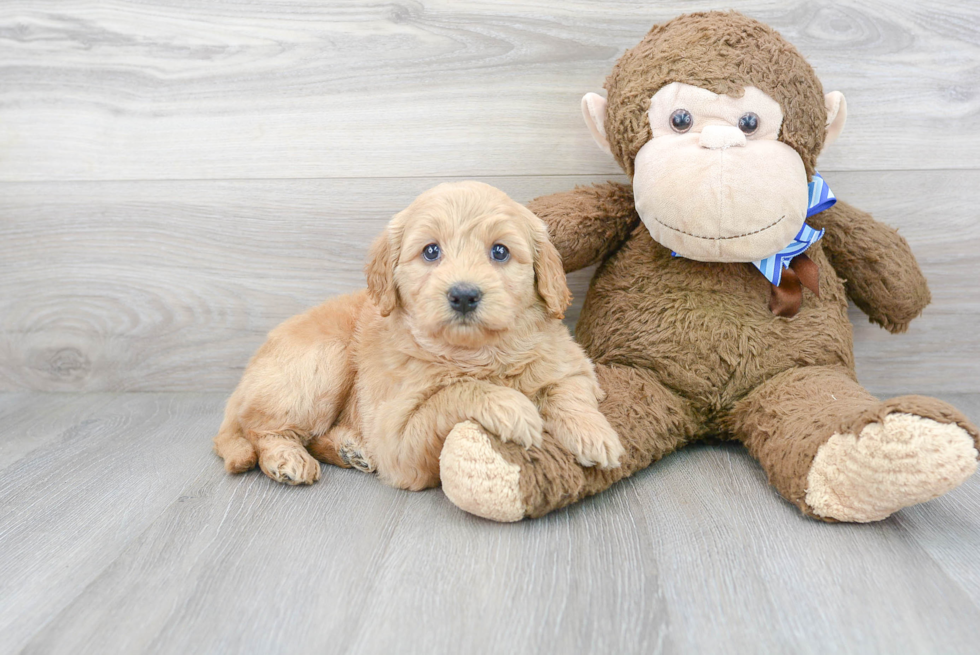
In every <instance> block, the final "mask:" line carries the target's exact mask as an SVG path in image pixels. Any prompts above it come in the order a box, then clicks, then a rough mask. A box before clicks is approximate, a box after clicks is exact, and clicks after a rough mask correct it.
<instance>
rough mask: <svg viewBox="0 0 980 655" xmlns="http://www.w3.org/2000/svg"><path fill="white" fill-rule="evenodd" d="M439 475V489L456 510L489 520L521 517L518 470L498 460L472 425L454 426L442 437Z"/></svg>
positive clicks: (515, 519)
mask: <svg viewBox="0 0 980 655" xmlns="http://www.w3.org/2000/svg"><path fill="white" fill-rule="evenodd" d="M439 475H440V478H441V480H442V490H443V491H444V492H445V494H446V496H447V497H448V498H449V500H451V501H452V502H453V504H454V505H456V506H457V507H459V508H460V509H462V510H464V511H466V512H469V513H470V514H476V515H477V516H482V517H483V518H486V519H491V520H493V521H501V522H513V521H520V520H521V519H522V518H524V514H525V506H524V501H523V500H522V495H521V488H520V478H521V468H520V467H519V466H518V465H517V464H512V463H511V462H508V461H506V460H505V459H504V458H503V457H501V456H500V453H498V452H497V451H496V450H494V448H493V446H492V445H491V443H490V437H489V435H487V433H486V432H484V430H483V428H482V427H480V426H479V425H477V424H476V423H473V422H472V421H464V422H463V423H458V424H457V425H456V426H455V427H454V428H453V429H452V431H451V432H450V433H449V435H448V436H447V437H446V442H445V444H443V447H442V454H441V455H440V456H439Z"/></svg>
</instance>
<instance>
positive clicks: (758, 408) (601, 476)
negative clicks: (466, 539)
mask: <svg viewBox="0 0 980 655" xmlns="http://www.w3.org/2000/svg"><path fill="white" fill-rule="evenodd" d="M605 88H606V91H607V99H604V98H602V97H601V96H598V95H596V94H589V95H586V96H585V98H583V102H582V105H583V113H584V116H585V119H586V123H587V124H588V126H589V129H590V130H591V132H592V135H593V137H594V138H595V140H596V141H597V143H598V144H599V145H600V147H602V148H603V149H604V150H606V151H607V152H608V153H610V154H611V155H612V156H613V157H615V159H616V161H617V162H619V164H620V165H621V166H622V168H623V170H624V171H625V172H626V174H627V176H628V177H629V179H630V184H616V183H607V184H598V185H595V186H592V187H580V188H576V189H574V190H571V191H567V192H564V193H557V194H554V195H551V196H546V197H543V198H538V199H536V200H534V201H532V202H531V203H530V204H529V207H530V209H531V210H532V211H534V212H535V213H536V214H537V215H538V216H540V217H541V218H542V219H544V221H545V222H546V224H547V225H548V227H549V231H550V234H551V238H552V240H553V242H554V244H555V246H556V247H557V248H558V251H559V252H560V253H561V255H562V258H563V261H564V267H565V270H566V272H570V271H575V270H578V269H581V268H584V267H586V266H590V265H593V264H598V265H599V267H598V270H597V271H596V273H595V276H594V277H593V279H592V282H591V285H590V287H589V291H588V294H587V296H586V299H585V306H584V308H583V310H582V314H581V318H580V319H579V321H578V326H577V329H576V338H577V339H578V341H579V342H580V343H581V344H582V345H583V346H584V347H585V350H586V352H587V353H588V354H589V356H590V357H591V358H592V359H593V361H594V363H595V366H596V371H597V373H598V377H599V381H600V384H601V385H602V388H603V389H604V391H605V392H606V394H607V396H606V399H605V400H604V402H603V403H602V405H601V409H602V411H603V413H604V414H605V415H606V417H607V418H608V419H609V422H610V423H611V424H612V426H613V427H614V428H615V429H616V430H617V431H618V433H619V435H620V438H621V439H622V441H623V444H624V446H625V447H626V455H625V456H624V457H623V458H622V460H621V461H622V465H621V466H620V467H619V468H616V469H611V470H601V469H598V468H590V467H583V466H581V465H580V464H579V463H577V462H576V461H575V459H574V457H572V456H571V455H570V454H569V453H568V452H566V451H564V450H563V449H562V448H561V447H560V446H559V445H558V444H557V443H556V442H555V441H554V440H553V439H550V438H548V436H547V435H546V438H545V442H544V445H543V446H542V447H541V448H531V449H528V450H525V449H523V448H521V447H520V446H517V445H514V444H510V443H501V442H500V441H499V440H497V439H496V438H494V437H493V436H492V435H489V434H487V433H485V432H483V430H482V429H480V428H479V427H478V426H476V425H474V424H472V423H466V424H461V425H459V426H457V428H456V429H454V430H453V432H452V433H451V434H450V436H449V438H448V439H447V441H446V444H445V446H444V448H443V451H442V458H441V460H442V484H443V488H444V489H445V491H446V494H447V495H448V496H449V498H450V499H451V500H452V501H453V502H455V503H456V504H457V505H458V506H460V507H461V508H463V509H465V510H467V511H470V512H473V513H476V514H479V515H482V516H485V517H488V518H491V519H495V520H499V521H514V520H519V519H521V518H524V517H525V516H529V517H536V516H541V515H543V514H546V513H547V512H550V511H552V510H554V509H557V508H559V507H562V506H565V505H568V504H569V503H573V502H575V501H577V500H579V499H581V498H583V497H585V496H588V495H591V494H595V493H597V492H599V491H602V490H604V489H606V488H607V487H609V486H610V485H612V484H613V483H615V482H616V481H617V480H619V479H621V478H623V477H626V476H628V475H631V474H632V473H634V472H636V471H639V470H641V469H643V468H646V467H647V466H649V465H650V464H651V463H652V462H655V461H657V460H659V459H660V458H661V457H664V456H665V455H668V454H669V453H671V452H673V451H674V450H676V449H677V448H680V447H682V446H684V445H685V444H688V443H691V442H693V441H696V440H698V439H702V438H705V437H714V438H721V439H732V440H737V441H740V442H742V443H743V444H744V445H745V447H746V448H748V451H749V453H750V454H751V455H752V456H753V457H754V458H756V459H757V460H758V461H759V463H760V464H761V465H762V467H763V469H764V470H765V471H766V473H767V475H768V477H769V481H770V483H771V484H772V485H773V486H775V488H776V489H777V490H778V491H779V493H780V494H782V495H783V497H784V498H786V500H788V501H789V502H791V503H793V504H794V505H796V506H797V507H798V508H799V509H800V510H801V511H802V512H803V513H805V514H806V515H808V516H811V517H814V518H817V519H822V520H825V521H855V522H867V521H877V520H881V519H884V518H885V517H887V516H889V515H890V514H892V513H893V512H895V511H897V510H899V509H901V508H903V507H907V506H909V505H913V504H916V503H921V502H924V501H926V500H929V499H931V498H935V497H936V496H939V495H941V494H943V493H946V492H947V491H950V490H951V489H953V488H955V487H956V486H957V485H959V484H960V483H962V482H963V481H964V480H965V479H966V478H967V477H968V476H970V475H971V474H972V473H973V472H974V471H975V469H976V467H977V440H978V432H977V429H976V428H975V427H974V426H973V425H971V424H970V422H969V421H968V420H967V419H966V418H965V417H964V416H963V415H962V414H961V413H960V412H959V411H957V410H956V409H955V408H953V407H951V406H950V405H948V404H946V403H944V402H942V401H940V400H936V399H934V398H926V397H923V396H903V397H899V398H893V399H891V400H887V401H884V402H883V401H880V400H878V399H876V398H875V397H873V396H872V395H871V394H870V393H868V392H867V391H866V390H865V389H864V388H863V387H861V385H859V384H858V382H857V380H856V376H855V372H854V355H853V348H852V334H851V325H850V323H849V322H848V317H847V301H848V298H850V299H851V300H853V301H854V303H855V304H856V305H857V306H858V307H859V308H860V309H861V310H863V311H864V312H865V313H866V314H867V315H868V316H869V318H870V320H871V321H873V322H875V323H877V324H879V325H880V326H882V327H883V328H885V329H886V330H889V331H890V332H903V331H905V329H906V328H907V327H908V324H909V321H911V320H912V319H913V318H915V317H916V316H918V315H919V314H920V313H921V311H922V309H923V308H924V307H925V306H926V305H927V304H928V303H929V300H930V296H929V290H928V287H927V286H926V280H925V278H924V277H923V275H922V273H921V271H920V269H919V266H918V264H917V263H916V261H915V258H914V256H913V255H912V252H911V250H910V249H909V246H908V244H907V243H906V242H905V240H904V239H903V238H902V237H901V236H899V235H898V233H897V232H896V231H895V230H894V229H892V228H890V227H888V226H886V225H884V224H882V223H879V222H877V221H875V220H874V219H873V218H872V217H871V216H870V215H868V214H867V213H865V212H863V211H861V210H859V209H857V208H855V207H851V206H850V205H847V204H846V203H844V202H835V198H834V196H833V193H832V192H831V191H830V189H829V187H828V185H827V183H826V182H825V181H824V180H823V179H822V178H820V176H819V175H818V173H817V172H816V170H815V168H814V167H815V164H816V159H817V156H818V155H819V154H820V152H821V151H822V150H823V149H824V148H825V147H827V146H828V145H830V143H831V142H832V141H833V140H834V139H835V138H836V137H837V136H838V135H839V134H840V131H841V128H842V127H843V124H844V118H845V114H846V105H845V102H844V98H843V96H842V95H841V94H840V93H837V92H832V93H828V94H826V95H824V93H823V90H822V87H821V84H820V81H819V80H818V79H817V77H816V75H815V74H814V71H813V69H812V68H811V67H810V65H809V64H808V63H807V62H806V60H805V59H804V58H803V57H802V56H801V55H800V53H799V52H797V50H796V49H795V48H794V47H793V46H792V45H791V44H790V43H789V42H787V41H786V40H785V39H783V38H782V37H781V36H780V35H779V34H778V33H776V32H775V31H774V30H772V29H771V28H770V27H768V26H766V25H764V24H762V23H760V22H758V21H755V20H752V19H749V18H747V17H745V16H742V15H740V14H738V13H735V12H727V13H721V12H711V13H700V14H691V15H685V16H680V17H678V18H676V19H674V20H671V21H669V22H667V23H664V24H662V25H656V26H654V27H653V29H652V30H650V32H649V33H648V34H647V35H646V37H644V39H643V40H642V41H641V42H640V43H639V44H638V45H637V46H636V47H634V48H633V49H631V50H629V51H627V52H626V53H625V54H624V55H623V57H622V58H621V59H620V60H619V61H618V63H617V64H616V66H615V67H614V68H613V71H612V74H611V75H610V76H609V77H608V79H607V80H606V84H605Z"/></svg>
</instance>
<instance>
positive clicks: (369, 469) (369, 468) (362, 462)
mask: <svg viewBox="0 0 980 655" xmlns="http://www.w3.org/2000/svg"><path fill="white" fill-rule="evenodd" d="M337 454H338V455H340V459H342V460H344V463H345V464H348V465H349V466H350V467H351V468H356V469H357V470H358V471H363V472H365V473H374V471H375V466H374V462H372V461H371V460H370V459H369V458H368V457H367V455H365V454H364V453H363V452H361V450H360V448H359V447H358V446H357V445H355V444H353V443H349V442H348V443H344V444H342V445H341V446H340V448H339V449H337Z"/></svg>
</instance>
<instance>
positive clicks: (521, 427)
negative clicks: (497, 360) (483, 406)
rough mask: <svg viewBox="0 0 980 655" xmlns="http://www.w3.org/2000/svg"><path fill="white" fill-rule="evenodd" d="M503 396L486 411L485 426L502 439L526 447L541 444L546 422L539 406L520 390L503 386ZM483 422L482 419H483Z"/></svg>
mask: <svg viewBox="0 0 980 655" xmlns="http://www.w3.org/2000/svg"><path fill="white" fill-rule="evenodd" d="M502 390H503V391H505V392H509V393H502V394H501V396H500V397H499V398H497V399H495V400H494V402H492V405H491V406H490V407H489V408H488V411H487V412H486V414H487V415H488V416H487V419H488V420H487V421H486V423H489V425H487V424H486V423H485V424H484V427H485V428H486V429H487V430H488V431H490V432H492V433H493V434H496V435H497V436H498V437H499V438H500V440H501V441H512V442H514V443H516V444H518V445H520V446H523V447H524V448H530V447H531V446H540V445H541V432H542V430H543V429H544V422H543V421H542V419H541V414H540V413H539V412H538V408H537V407H535V406H534V403H532V402H531V400H530V399H529V398H528V397H527V396H525V395H524V394H522V393H521V392H519V391H516V390H514V389H510V388H506V387H503V388H502ZM481 422H482V421H481Z"/></svg>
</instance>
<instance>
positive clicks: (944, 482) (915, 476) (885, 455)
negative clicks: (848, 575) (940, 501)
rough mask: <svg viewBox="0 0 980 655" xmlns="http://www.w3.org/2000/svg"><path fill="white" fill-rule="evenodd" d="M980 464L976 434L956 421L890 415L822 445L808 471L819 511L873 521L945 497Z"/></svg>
mask: <svg viewBox="0 0 980 655" xmlns="http://www.w3.org/2000/svg"><path fill="white" fill-rule="evenodd" d="M976 469H977V450H976V448H974V444H973V438H972V437H971V436H970V435H969V434H967V432H966V431H965V430H963V429H962V428H960V427H959V426H957V425H955V424H952V423H938V422H936V421H933V420H931V419H927V418H923V417H921V416H915V415H913V414H889V415H888V416H886V417H885V420H884V422H883V423H870V424H868V425H866V426H865V427H864V429H863V430H861V435H860V437H857V436H855V435H853V434H835V435H834V436H832V437H831V438H830V440H828V441H827V443H825V444H824V445H822V446H821V447H820V450H818V451H817V456H816V457H815V458H814V459H813V465H812V466H811V467H810V473H809V475H808V476H807V492H806V503H807V505H809V506H810V507H811V508H812V509H813V512H814V513H815V514H816V515H817V516H822V517H825V518H832V519H836V520H838V521H852V522H857V523H867V522H869V521H880V520H881V519H884V518H887V517H888V516H890V515H891V514H892V513H894V512H896V511H898V510H900V509H902V508H903V507H908V506H910V505H915V504H918V503H923V502H925V501H927V500H931V499H933V498H936V497H937V496H941V495H942V494H944V493H946V492H947V491H951V490H952V489H955V488H956V487H958V486H959V485H960V484H961V483H962V482H963V481H964V480H966V479H967V478H968V477H970V475H972V474H973V472H974V471H976Z"/></svg>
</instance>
